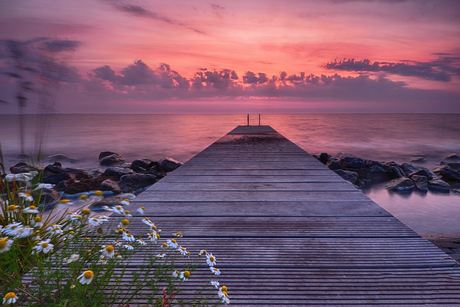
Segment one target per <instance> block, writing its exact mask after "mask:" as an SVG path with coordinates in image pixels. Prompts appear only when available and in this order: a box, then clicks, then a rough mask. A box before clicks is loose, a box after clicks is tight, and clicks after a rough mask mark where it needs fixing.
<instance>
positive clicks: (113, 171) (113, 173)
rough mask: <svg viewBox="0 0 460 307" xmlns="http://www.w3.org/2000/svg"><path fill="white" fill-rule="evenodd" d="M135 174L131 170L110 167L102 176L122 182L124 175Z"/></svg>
mask: <svg viewBox="0 0 460 307" xmlns="http://www.w3.org/2000/svg"><path fill="white" fill-rule="evenodd" d="M130 174H134V171H133V170H132V169H129V168H123V167H109V168H107V169H106V170H105V171H104V173H103V174H102V175H101V176H106V177H114V178H116V180H120V178H121V177H122V176H124V175H130Z"/></svg>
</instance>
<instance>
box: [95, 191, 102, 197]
mask: <svg viewBox="0 0 460 307" xmlns="http://www.w3.org/2000/svg"><path fill="white" fill-rule="evenodd" d="M93 194H94V196H98V197H101V196H104V192H102V191H99V190H98V191H94V193H93Z"/></svg>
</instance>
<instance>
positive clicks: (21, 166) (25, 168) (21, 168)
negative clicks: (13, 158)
mask: <svg viewBox="0 0 460 307" xmlns="http://www.w3.org/2000/svg"><path fill="white" fill-rule="evenodd" d="M10 171H11V173H12V174H21V173H28V172H30V171H31V169H30V165H29V164H27V163H25V162H19V163H16V164H15V165H14V166H12V167H10Z"/></svg>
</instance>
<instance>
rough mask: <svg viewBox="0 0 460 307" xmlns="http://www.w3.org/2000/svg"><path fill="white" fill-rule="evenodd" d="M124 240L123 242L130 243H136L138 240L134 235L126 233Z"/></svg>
mask: <svg viewBox="0 0 460 307" xmlns="http://www.w3.org/2000/svg"><path fill="white" fill-rule="evenodd" d="M122 238H123V240H125V241H128V242H134V241H136V238H134V236H133V235H132V234H130V233H126V232H125V233H124V234H123V237H122Z"/></svg>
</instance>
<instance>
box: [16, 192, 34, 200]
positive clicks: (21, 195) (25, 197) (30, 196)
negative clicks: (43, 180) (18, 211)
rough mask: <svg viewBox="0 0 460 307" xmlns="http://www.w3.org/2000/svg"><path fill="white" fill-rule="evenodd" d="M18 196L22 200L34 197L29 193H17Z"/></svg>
mask: <svg viewBox="0 0 460 307" xmlns="http://www.w3.org/2000/svg"><path fill="white" fill-rule="evenodd" d="M18 196H19V197H21V198H22V199H23V200H24V201H28V202H32V201H34V198H33V197H32V195H30V194H29V193H18Z"/></svg>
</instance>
